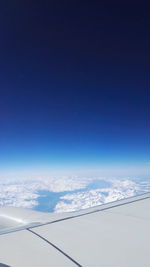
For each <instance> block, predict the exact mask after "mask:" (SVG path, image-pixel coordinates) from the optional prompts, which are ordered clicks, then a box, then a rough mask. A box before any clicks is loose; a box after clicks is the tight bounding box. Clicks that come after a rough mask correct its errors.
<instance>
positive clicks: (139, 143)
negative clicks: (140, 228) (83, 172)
mask: <svg viewBox="0 0 150 267" xmlns="http://www.w3.org/2000/svg"><path fill="white" fill-rule="evenodd" d="M149 17H150V5H149V4H147V3H146V1H140V2H138V1H136V2H133V1H130V2H121V1H118V2H117V1H110V2H109V1H108V2H107V1H29V2H28V1H9V2H6V1H2V2H1V3H0V38H1V42H0V51H1V53H0V167H1V169H4V170H5V169H8V168H13V167H14V166H15V167H16V168H17V167H19V168H20V167H21V168H28V167H31V168H32V167H34V168H38V167H43V168H49V167H50V168H53V169H55V168H60V169H61V168H62V169H63V168H65V169H69V168H80V169H88V168H89V169H90V168H93V169H94V168H107V167H108V166H109V168H111V167H112V168H114V166H115V168H122V166H124V167H125V168H126V167H127V166H137V165H138V166H141V168H142V167H143V168H144V166H145V168H147V166H146V164H148V163H149V162H150V78H149V62H150V34H149V29H150V19H149ZM144 164H145V165H144ZM110 166H111V167H110Z"/></svg>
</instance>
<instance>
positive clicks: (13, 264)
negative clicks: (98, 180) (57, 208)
mask: <svg viewBox="0 0 150 267" xmlns="http://www.w3.org/2000/svg"><path fill="white" fill-rule="evenodd" d="M1 266H10V267H48V266H49V267H68V266H70V267H72V266H74V267H75V266H83V267H101V266H102V267H127V266H128V267H150V193H147V194H144V195H141V196H137V197H133V198H128V199H126V200H120V201H116V202H113V203H109V204H105V205H101V206H97V207H94V208H91V209H87V210H83V211H79V212H74V213H64V214H48V213H40V212H34V211H30V210H24V209H19V208H11V207H2V208H0V267H1Z"/></svg>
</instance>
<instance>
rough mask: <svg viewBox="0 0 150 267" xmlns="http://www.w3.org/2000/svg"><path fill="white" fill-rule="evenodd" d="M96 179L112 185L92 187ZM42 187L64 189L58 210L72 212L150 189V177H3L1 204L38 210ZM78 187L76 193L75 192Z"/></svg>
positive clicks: (0, 186)
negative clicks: (139, 178)
mask: <svg viewBox="0 0 150 267" xmlns="http://www.w3.org/2000/svg"><path fill="white" fill-rule="evenodd" d="M95 180H96V181H101V180H102V181H104V180H105V181H106V182H109V184H110V186H108V185H105V186H101V187H100V186H97V187H96V188H92V187H91V188H90V184H91V185H92V182H93V181H95ZM40 190H42V191H43V190H46V191H49V192H54V193H59V192H64V194H63V196H61V197H60V198H59V199H58V201H57V203H56V206H55V209H54V211H55V212H68V211H75V210H79V209H84V208H89V207H92V206H95V205H100V204H103V203H107V202H110V201H114V200H118V199H121V198H126V197H131V196H134V195H136V194H140V193H144V192H147V191H150V180H148V179H147V180H136V179H132V180H131V179H104V178H103V179H102V178H96V179H94V178H79V177H61V178H55V177H38V178H32V179H29V178H28V179H25V178H22V179H19V178H13V179H12V178H11V179H6V178H5V179H2V178H1V179H0V206H4V205H8V206H15V207H23V208H32V209H34V208H35V207H36V206H38V205H39V199H38V197H39V196H40ZM75 190H76V192H72V191H75ZM66 191H67V192H66ZM68 191H69V192H68ZM49 201H50V200H49Z"/></svg>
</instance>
